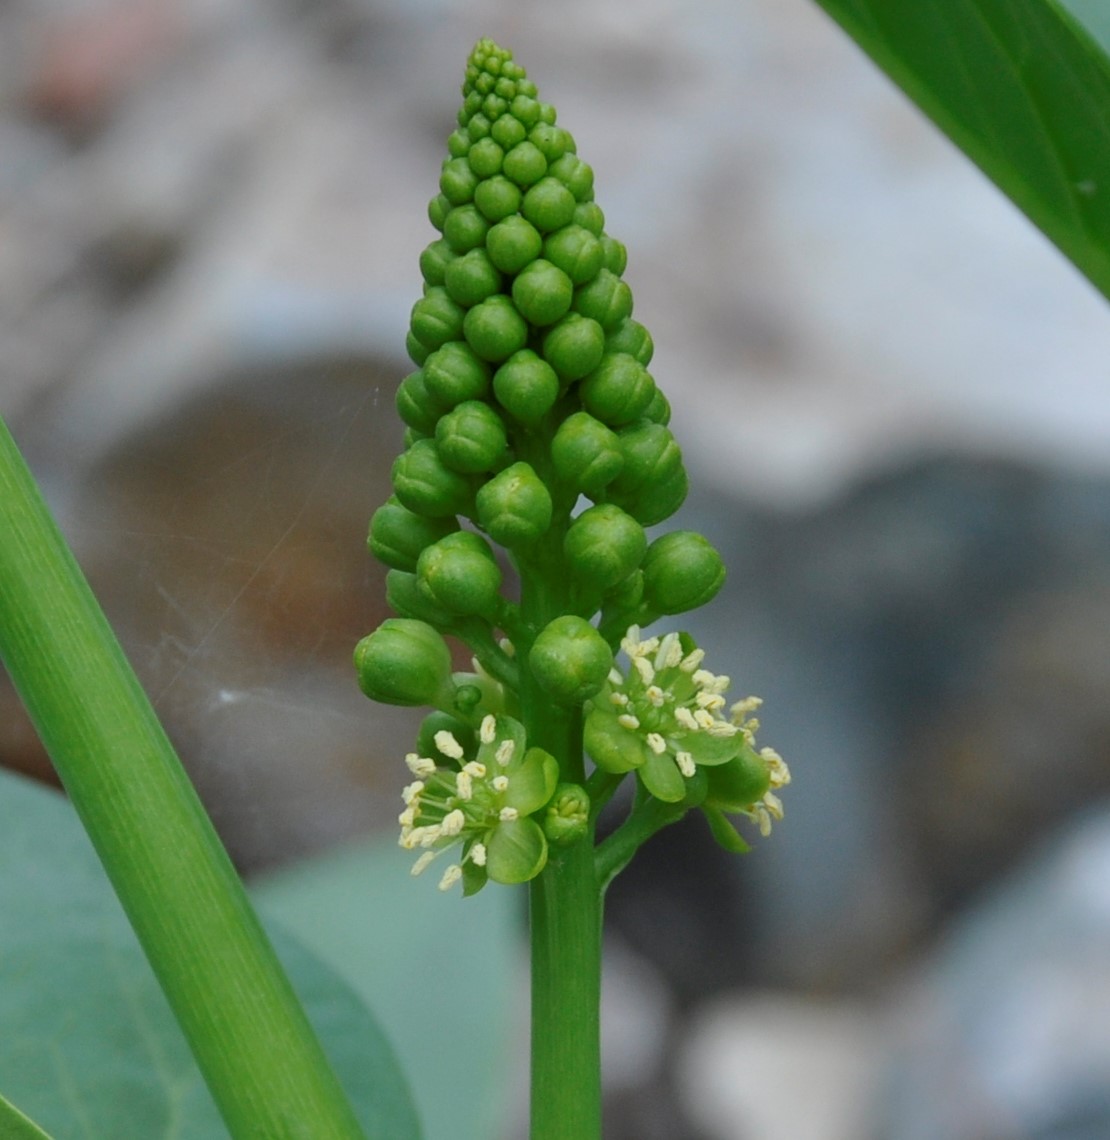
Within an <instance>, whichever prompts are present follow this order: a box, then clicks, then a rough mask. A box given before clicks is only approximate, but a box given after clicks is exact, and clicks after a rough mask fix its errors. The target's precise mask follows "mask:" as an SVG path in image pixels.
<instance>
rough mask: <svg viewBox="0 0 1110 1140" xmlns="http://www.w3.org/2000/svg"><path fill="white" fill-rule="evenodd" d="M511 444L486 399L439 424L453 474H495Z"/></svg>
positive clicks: (440, 447)
mask: <svg viewBox="0 0 1110 1140" xmlns="http://www.w3.org/2000/svg"><path fill="white" fill-rule="evenodd" d="M664 430H665V429H664ZM507 444H508V440H507V438H506V435H505V425H504V423H502V421H501V417H500V416H499V415H498V414H497V413H496V412H495V411H494V410H493V408H491V407H490V406H489V404H487V403H485V402H484V401H482V400H466V401H465V402H463V403H461V404H459V405H458V407H456V408H454V409H452V410H451V411H450V412H448V413H447V414H446V415H445V416H443V417H442V418H441V419H440V421H439V423H438V424H436V450H437V451H438V452H439V457H440V459H442V460H443V462H444V463H445V464H446V465H447V466H448V467H450V468H451V469H452V470H453V471H459V472H462V473H464V474H471V475H473V474H478V473H479V472H483V471H491V470H493V468H495V467H496V466H498V462H499V461H500V460H501V457H502V456H503V455H504V454H505V449H506V446H507Z"/></svg>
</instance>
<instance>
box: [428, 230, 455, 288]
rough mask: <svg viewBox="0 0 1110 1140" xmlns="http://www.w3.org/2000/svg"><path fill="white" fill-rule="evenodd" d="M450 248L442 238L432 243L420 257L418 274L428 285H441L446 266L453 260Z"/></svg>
mask: <svg viewBox="0 0 1110 1140" xmlns="http://www.w3.org/2000/svg"><path fill="white" fill-rule="evenodd" d="M454 258H455V255H454V254H453V253H452V252H451V247H450V246H449V245H448V244H447V242H446V241H444V240H443V238H440V239H439V240H438V241H434V242H432V244H431V245H429V246H427V247H426V248H425V250H424V252H423V253H422V254H421V255H420V274H421V276H422V277H423V278H424V281H425V282H426V283H427V284H428V285H442V284H443V275H444V272H445V270H446V269H447V266H448V265H449V264H450V263H451V262H452V261H453V260H454Z"/></svg>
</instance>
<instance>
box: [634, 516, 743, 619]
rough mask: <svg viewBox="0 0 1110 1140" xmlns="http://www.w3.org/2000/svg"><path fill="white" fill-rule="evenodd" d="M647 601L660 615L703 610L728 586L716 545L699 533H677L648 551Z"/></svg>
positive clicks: (661, 538)
mask: <svg viewBox="0 0 1110 1140" xmlns="http://www.w3.org/2000/svg"><path fill="white" fill-rule="evenodd" d="M643 570H644V601H645V603H646V604H647V605H648V606H650V607H651V609H652V610H654V611H656V612H658V613H661V614H681V613H685V612H686V611H687V610H696V609H697V608H698V607H699V606H704V605H705V603H706V602H708V601H709V600H710V599H711V598H713V597H715V596H716V594H717V591H718V590H720V588H721V587H722V586H723V585H724V582H725V566H724V563H723V562H722V561H721V556H720V555H719V554H718V553H717V551H716V549H715V548H714V547H713V544H712V543H711V542H710V541H709V540H708V539H707V538H704V537H703V536H702V535H700V534H698V533H697V532H696V531H692V530H674V531H671V532H670V533H669V534H664V535H661V536H660V537H659V538H657V539H656V540H655V541H654V542H653V543H652V544H651V545H650V546H649V547H648V549H647V553H646V554H645V555H644V561H643Z"/></svg>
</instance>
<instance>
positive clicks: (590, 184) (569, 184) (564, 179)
mask: <svg viewBox="0 0 1110 1140" xmlns="http://www.w3.org/2000/svg"><path fill="white" fill-rule="evenodd" d="M521 145H522V146H523V145H524V144H523V143H522V144H521ZM549 173H550V174H551V176H552V177H553V178H558V179H559V181H560V182H561V183H562V184H563V185H564V186H565V187H566V188H567V189H568V190H569V191H570V192H571V193H572V194H573V195H574V197H575V198H576V199H577V200H578V201H579V202H588V201H589V200H590V198H591V196H592V195H593V192H594V172H593V169H592V168H591V167H590V166H589V165H588V164H587V163H585V162H583V161H582V160H581V159H580V158H579V157H578V156H577V155H576V154H564V155H563V157H562V158H560V159H558V160H557V161H556V162H553V163H552V164H551V166H550V167H549Z"/></svg>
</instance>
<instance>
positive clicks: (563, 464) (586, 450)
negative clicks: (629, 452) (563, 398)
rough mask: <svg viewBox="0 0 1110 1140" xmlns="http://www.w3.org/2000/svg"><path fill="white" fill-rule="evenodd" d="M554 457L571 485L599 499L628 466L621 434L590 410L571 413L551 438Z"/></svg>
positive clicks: (557, 469) (556, 468)
mask: <svg viewBox="0 0 1110 1140" xmlns="http://www.w3.org/2000/svg"><path fill="white" fill-rule="evenodd" d="M551 460H552V462H553V463H554V465H555V470H556V472H557V473H558V475H559V478H560V479H562V480H563V481H564V482H565V483H566V484H567V485H568V486H570V487H572V488H573V489H574V490H576V491H579V492H581V493H582V494H584V495H589V496H590V498H596V497H597V495H598V494H599V493H600V492H601V491H602V490H604V488H605V487H607V486H608V485H609V484H610V483H611V482H612V481H613V480H614V479H615V478H616V477H617V475H618V474H619V473H620V471H621V468H622V467H623V466H624V454H623V452H622V451H621V448H620V443H619V441H618V439H617V435H616V433H615V432H613V431H612V430H611V429H610V428H608V427H606V426H605V424H603V423H602V422H601V421H600V420H597V419H595V418H594V417H593V416H591V415H590V414H589V412H575V413H574V414H573V415H570V416H568V417H567V418H566V419H565V420H564V421H563V422H562V423H561V424H560V425H559V430H558V431H556V433H555V436H554V438H553V439H552V441H551Z"/></svg>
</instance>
